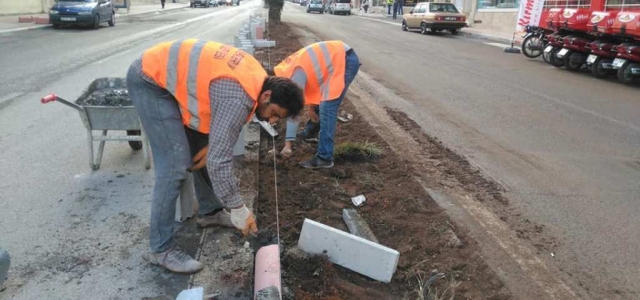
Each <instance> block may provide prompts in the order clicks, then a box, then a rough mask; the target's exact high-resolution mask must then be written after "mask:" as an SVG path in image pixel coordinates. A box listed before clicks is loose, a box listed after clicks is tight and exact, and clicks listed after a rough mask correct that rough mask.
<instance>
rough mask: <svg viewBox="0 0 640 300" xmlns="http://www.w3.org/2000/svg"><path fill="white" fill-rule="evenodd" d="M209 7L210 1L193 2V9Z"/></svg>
mask: <svg viewBox="0 0 640 300" xmlns="http://www.w3.org/2000/svg"><path fill="white" fill-rule="evenodd" d="M196 6H200V7H209V0H191V7H196Z"/></svg>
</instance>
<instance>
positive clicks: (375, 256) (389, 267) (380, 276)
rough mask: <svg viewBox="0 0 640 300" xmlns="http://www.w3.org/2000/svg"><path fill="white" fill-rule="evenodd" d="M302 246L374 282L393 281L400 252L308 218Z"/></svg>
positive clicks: (304, 225)
mask: <svg viewBox="0 0 640 300" xmlns="http://www.w3.org/2000/svg"><path fill="white" fill-rule="evenodd" d="M298 247H299V248H300V249H301V250H302V251H305V252H307V253H310V254H315V255H326V256H327V257H328V259H329V260H330V261H331V262H333V263H335V264H338V265H340V266H343V267H345V268H347V269H349V270H352V271H355V272H358V273H360V274H362V275H365V276H367V277H370V278H372V279H375V280H378V281H382V282H387V283H388V282H391V278H392V277H393V274H394V273H395V271H396V268H397V266H398V260H399V259H400V253H399V252H398V251H396V250H394V249H391V248H388V247H385V246H382V245H380V244H377V243H374V242H371V241H369V240H366V239H363V238H361V237H359V236H355V235H353V234H350V233H346V232H344V231H341V230H338V229H335V228H333V227H329V226H327V225H324V224H321V223H318V222H315V221H312V220H309V219H305V220H304V224H303V225H302V232H301V233H300V239H299V240H298Z"/></svg>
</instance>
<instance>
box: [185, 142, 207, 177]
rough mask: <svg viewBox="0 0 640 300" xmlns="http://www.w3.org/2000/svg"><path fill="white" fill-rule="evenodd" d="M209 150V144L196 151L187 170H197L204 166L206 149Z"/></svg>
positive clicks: (205, 163)
mask: <svg viewBox="0 0 640 300" xmlns="http://www.w3.org/2000/svg"><path fill="white" fill-rule="evenodd" d="M208 150H209V145H206V146H204V147H202V149H200V151H198V153H196V155H195V156H194V157H193V165H192V166H191V168H189V171H191V172H193V171H197V170H200V169H202V168H204V166H205V165H207V151H208Z"/></svg>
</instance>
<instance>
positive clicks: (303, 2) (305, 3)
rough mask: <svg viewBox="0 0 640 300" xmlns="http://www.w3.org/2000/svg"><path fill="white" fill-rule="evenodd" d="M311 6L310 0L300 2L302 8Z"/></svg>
mask: <svg viewBox="0 0 640 300" xmlns="http://www.w3.org/2000/svg"><path fill="white" fill-rule="evenodd" d="M307 4H309V0H300V6H307Z"/></svg>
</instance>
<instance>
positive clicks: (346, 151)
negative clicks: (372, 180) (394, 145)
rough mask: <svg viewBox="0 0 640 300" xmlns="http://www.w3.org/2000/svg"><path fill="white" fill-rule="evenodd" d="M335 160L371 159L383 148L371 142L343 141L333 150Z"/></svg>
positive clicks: (380, 154)
mask: <svg viewBox="0 0 640 300" xmlns="http://www.w3.org/2000/svg"><path fill="white" fill-rule="evenodd" d="M333 153H334V157H335V159H337V160H355V161H358V160H371V159H376V158H379V157H380V156H382V155H383V154H384V150H383V149H382V148H380V147H378V145H376V144H375V143H371V142H368V141H367V142H344V143H342V144H339V145H337V146H336V148H335V150H334V151H333Z"/></svg>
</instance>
